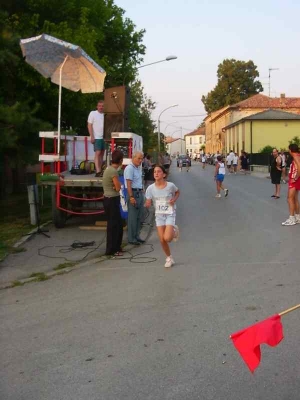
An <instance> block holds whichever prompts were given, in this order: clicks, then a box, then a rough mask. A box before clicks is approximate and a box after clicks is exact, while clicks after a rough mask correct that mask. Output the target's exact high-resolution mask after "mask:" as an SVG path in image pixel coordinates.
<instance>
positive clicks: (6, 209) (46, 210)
mask: <svg viewBox="0 0 300 400" xmlns="http://www.w3.org/2000/svg"><path fill="white" fill-rule="evenodd" d="M43 192H44V193H43V197H44V201H43V205H41V204H42V201H41V187H39V195H40V219H41V224H43V223H45V222H47V221H49V220H51V187H48V188H43ZM0 210H1V221H2V222H1V225H0V261H1V260H3V259H4V258H5V257H6V256H7V255H8V254H11V253H17V252H20V251H24V249H23V250H22V249H18V248H14V247H13V245H14V243H16V242H17V241H18V240H20V239H21V238H22V236H23V235H26V233H28V232H30V231H32V230H33V229H34V226H33V225H31V224H30V212H29V204H28V195H27V193H26V192H25V193H19V194H12V195H9V196H8V197H7V198H6V199H4V200H0Z"/></svg>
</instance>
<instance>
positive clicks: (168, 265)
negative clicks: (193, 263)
mask: <svg viewBox="0 0 300 400" xmlns="http://www.w3.org/2000/svg"><path fill="white" fill-rule="evenodd" d="M174 264H175V262H174V260H173V257H172V256H170V257H167V258H166V263H165V268H171V267H172V265H174Z"/></svg>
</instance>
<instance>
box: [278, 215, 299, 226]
mask: <svg viewBox="0 0 300 400" xmlns="http://www.w3.org/2000/svg"><path fill="white" fill-rule="evenodd" d="M281 225H284V226H292V225H296V218H295V217H294V218H291V217H289V218H288V219H287V220H286V221H284V222H282V224H281Z"/></svg>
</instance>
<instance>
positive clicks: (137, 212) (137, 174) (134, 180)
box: [124, 152, 144, 245]
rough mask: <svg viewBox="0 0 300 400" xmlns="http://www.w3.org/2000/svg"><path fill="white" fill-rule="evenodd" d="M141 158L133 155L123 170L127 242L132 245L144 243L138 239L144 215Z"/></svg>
mask: <svg viewBox="0 0 300 400" xmlns="http://www.w3.org/2000/svg"><path fill="white" fill-rule="evenodd" d="M143 158H144V155H143V153H141V152H137V153H134V154H133V156H132V163H131V164H129V165H127V167H126V168H125V170H124V181H125V187H126V189H127V196H128V197H127V204H128V222H127V224H128V242H129V243H130V244H134V245H140V244H142V243H144V240H142V239H140V230H141V226H142V216H143V213H144V193H143V181H142V168H141V164H142V161H143Z"/></svg>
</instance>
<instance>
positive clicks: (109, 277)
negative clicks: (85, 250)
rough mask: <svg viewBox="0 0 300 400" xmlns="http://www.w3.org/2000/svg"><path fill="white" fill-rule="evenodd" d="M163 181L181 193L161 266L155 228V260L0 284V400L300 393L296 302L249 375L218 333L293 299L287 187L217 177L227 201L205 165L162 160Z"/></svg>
mask: <svg viewBox="0 0 300 400" xmlns="http://www.w3.org/2000/svg"><path fill="white" fill-rule="evenodd" d="M170 180H172V181H173V182H174V183H176V184H177V185H178V187H179V188H180V190H181V197H180V199H179V201H178V212H177V214H178V218H177V221H178V225H179V226H180V228H181V237H180V240H179V241H178V242H177V243H176V244H173V251H172V253H173V256H174V258H175V261H176V265H175V266H174V267H173V268H171V269H165V268H164V267H163V264H164V257H163V254H162V251H161V249H160V246H159V243H158V240H157V237H156V233H155V230H153V233H152V235H151V237H150V238H149V241H148V243H151V244H152V245H153V248H154V251H153V252H151V253H149V254H144V255H143V257H154V258H155V260H154V262H149V261H151V260H152V259H149V258H140V259H136V258H135V259H134V260H131V261H130V260H128V259H127V260H117V261H116V260H111V261H105V262H104V263H100V264H99V265H93V266H90V267H89V266H88V267H84V268H81V269H78V270H75V271H73V272H71V273H69V274H67V275H62V276H58V277H55V278H53V279H51V280H49V281H46V282H40V283H33V284H28V285H25V286H23V287H17V288H14V289H8V290H2V291H1V293H0V301H1V345H0V351H1V361H2V368H1V372H2V373H1V378H0V399H1V400H2V399H3V400H32V399H37V400H44V399H45V400H50V399H51V400H79V399H87V400H102V399H103V400H126V399H128V400H135V399H139V400H161V399H166V400H169V399H172V400H173V399H174V400H194V399H201V400H212V399H213V400H217V399H222V400H224V399H228V400H258V399H259V400H260V399H262V400H266V399H267V400H268V399H270V400H299V399H300V379H299V377H300V362H299V359H300V350H299V349H300V342H299V338H300V335H299V326H300V311H295V312H293V313H291V314H289V315H287V316H285V317H283V326H284V334H285V339H284V340H283V341H282V342H281V343H280V345H279V346H277V347H275V348H270V347H267V346H263V348H262V363H261V365H260V367H259V368H258V369H257V370H256V372H255V374H254V375H252V374H251V373H250V372H249V370H248V369H247V367H246V366H245V364H244V362H243V361H242V360H241V358H240V356H239V355H238V353H237V351H236V350H235V348H234V347H233V345H232V343H231V341H230V339H229V335H230V334H231V333H232V332H235V331H237V330H240V329H242V328H244V327H246V326H248V325H251V324H253V323H255V322H256V321H258V320H262V319H264V318H266V317H268V316H270V315H272V314H275V313H277V312H280V311H282V310H284V309H286V308H288V307H290V306H293V305H295V304H297V303H299V302H300V301H299V299H300V273H299V266H300V251H299V246H300V240H299V238H300V225H297V226H293V227H282V226H281V222H282V221H284V220H285V219H286V217H287V216H288V213H287V205H286V200H285V196H286V189H287V188H286V186H285V187H284V188H283V193H282V197H281V199H279V200H274V199H271V197H270V196H271V194H272V193H273V192H272V185H271V183H270V181H269V180H267V179H260V178H255V177H252V176H242V175H241V176H240V175H237V176H228V177H226V180H225V184H226V186H227V187H228V188H229V196H228V198H224V197H223V198H221V199H215V198H214V196H215V187H214V181H213V169H212V167H209V168H207V170H205V171H202V170H201V168H200V166H199V165H194V166H193V167H192V169H191V171H190V172H186V171H182V172H179V171H177V170H176V168H175V167H174V168H173V169H172V173H171V176H170ZM150 250H151V246H149V245H147V246H142V247H141V248H139V249H138V250H136V252H137V253H142V252H146V251H150ZM132 261H135V262H132ZM142 262H144V263H142Z"/></svg>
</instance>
